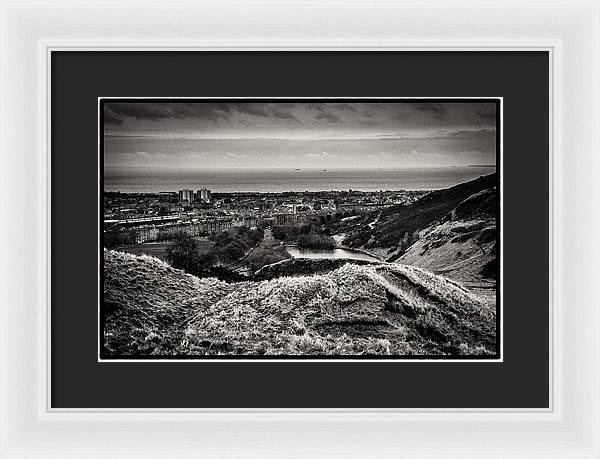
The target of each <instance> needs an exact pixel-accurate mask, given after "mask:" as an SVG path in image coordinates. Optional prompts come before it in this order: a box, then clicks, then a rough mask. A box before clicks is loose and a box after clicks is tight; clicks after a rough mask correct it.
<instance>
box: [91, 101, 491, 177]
mask: <svg viewBox="0 0 600 459" xmlns="http://www.w3.org/2000/svg"><path fill="white" fill-rule="evenodd" d="M496 116H497V115H496V106H495V104H494V103H493V102H492V103H490V102H486V101H479V102H473V103H471V102H468V103H458V102H444V103H429V102H418V100H415V99H413V100H411V101H410V102H407V101H405V102H389V101H387V102H384V101H379V102H378V103H373V102H361V101H359V100H356V99H355V100H354V101H352V103H341V102H339V101H335V100H331V101H328V102H302V103H296V102H294V103H292V102H289V101H286V100H280V101H273V100H272V101H269V102H268V103H264V102H259V101H252V100H248V99H247V100H246V101H244V102H240V101H235V102H233V101H231V102H228V101H225V102H222V101H219V102H215V101H207V100H201V101H200V100H199V101H192V102H189V101H186V102H185V103H183V102H179V103H176V102H172V101H170V102H168V101H165V102H162V101H161V102H160V103H157V102H156V101H152V102H142V101H140V102H135V103H131V102H127V103H124V102H118V101H113V100H107V101H106V102H105V103H104V107H103V117H104V118H103V119H104V168H105V170H119V169H124V168H128V167H152V168H162V169H165V170H167V169H186V168H194V167H200V168H207V169H209V168H210V169H213V168H214V169H220V168H395V167H400V168H401V167H442V166H466V165H494V164H495V160H496Z"/></svg>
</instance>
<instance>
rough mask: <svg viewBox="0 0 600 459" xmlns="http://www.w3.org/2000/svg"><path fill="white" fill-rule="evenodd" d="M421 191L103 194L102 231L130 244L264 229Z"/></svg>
mask: <svg viewBox="0 0 600 459" xmlns="http://www.w3.org/2000/svg"><path fill="white" fill-rule="evenodd" d="M425 193H427V191H423V190H418V191H413V190H410V191H375V192H371V191H355V190H351V189H349V190H347V191H319V192H310V191H306V192H283V193H258V192H239V193H212V191H211V190H210V189H208V188H206V187H201V188H199V189H197V190H196V191H194V190H193V189H181V190H178V191H163V192H159V193H121V192H105V193H104V227H105V228H107V227H110V226H114V225H119V226H120V227H124V228H130V229H131V230H133V233H134V235H135V236H134V238H135V242H136V243H142V242H151V241H157V240H164V239H168V238H169V235H174V234H176V233H179V232H185V233H187V234H189V235H191V236H200V235H207V234H215V233H218V232H221V231H223V230H226V229H227V228H231V227H236V226H247V227H250V228H254V227H258V226H261V227H268V226H275V225H284V224H286V223H293V222H297V221H306V220H310V219H317V218H321V217H322V218H327V215H330V216H333V215H335V216H337V218H347V217H352V216H353V215H356V214H357V213H360V212H363V211H368V210H375V209H377V208H383V207H388V206H391V205H394V204H410V203H412V202H414V201H416V200H417V199H418V198H419V197H421V196H423V195H424V194H425Z"/></svg>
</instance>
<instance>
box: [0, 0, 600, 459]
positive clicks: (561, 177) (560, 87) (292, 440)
mask: <svg viewBox="0 0 600 459" xmlns="http://www.w3.org/2000/svg"><path fill="white" fill-rule="evenodd" d="M0 24H1V25H0V40H1V41H0V51H1V53H2V54H1V61H0V62H1V67H0V69H1V71H0V89H1V93H0V115H1V117H0V121H1V124H0V129H1V131H0V145H1V152H0V180H1V181H0V197H1V198H0V254H1V255H0V256H1V260H0V311H1V317H0V327H1V329H0V330H1V331H0V334H1V339H2V344H1V345H0V348H1V349H2V352H1V353H0V378H1V387H0V389H1V394H2V395H1V397H0V457H16V456H19V457H33V456H35V457H67V456H69V457H84V456H98V457H130V456H134V455H136V456H144V457H187V456H201V457H204V458H208V457H223V456H242V457H261V458H263V457H315V456H320V457H399V456H401V457H422V456H428V457H448V458H449V457H456V458H458V457H461V458H462V457H465V456H469V455H473V456H475V457H511V458H512V457H514V458H517V457H521V458H529V457H532V456H542V457H561V458H575V457H577V458H584V457H585V458H599V457H600V391H599V388H600V352H599V351H600V346H599V338H598V332H597V331H598V330H599V329H600V312H599V311H600V307H599V304H598V303H599V301H598V300H599V298H600V296H599V295H598V293H599V290H598V289H599V285H600V282H598V278H600V256H599V255H600V253H599V244H598V242H599V238H598V234H599V231H600V225H599V215H600V211H599V209H600V186H599V185H598V180H597V177H598V176H599V172H600V167H599V166H600V134H599V131H600V129H599V126H600V123H599V122H600V116H599V113H600V83H599V82H600V72H599V62H600V2H598V1H595V0H552V1H543V0H527V1H524V2H517V3H513V2H503V1H499V0H491V1H475V0H450V1H444V0H424V1H421V2H385V1H377V2H367V1H344V2H339V1H322V2H313V1H308V2H301V1H276V0H247V1H235V0H225V1H200V2H199V1H193V0H175V1H172V2H161V1H158V0H148V1H143V2H142V1H136V0H130V1H116V0H90V1H82V2H73V1H69V0H49V1H46V2H40V1H35V0H20V1H17V0H14V1H9V0H6V1H0ZM52 50H80V51H88V50H89V51H91V50H247V51H252V50H317V51H318V50H390V51H391V50H416V51H419V50H441V51H452V50H459V51H470V50H480V51H494V50H510V51H518V50H544V51H547V52H548V53H549V55H550V69H549V70H550V75H551V84H550V93H549V99H550V113H551V116H550V119H549V120H548V122H549V127H550V139H549V141H550V151H549V161H550V177H549V178H550V184H551V186H550V189H549V190H548V192H549V198H550V200H549V202H550V209H549V210H550V228H551V237H550V240H549V241H548V243H549V249H550V262H551V263H550V264H551V269H550V272H549V273H548V276H549V281H550V286H551V291H550V304H549V309H550V317H551V321H550V330H549V332H550V336H551V349H550V351H551V352H550V356H551V362H550V369H551V371H550V374H549V380H550V383H551V401H550V402H551V403H550V408H549V409H542V410H525V409H519V408H514V409H503V410H492V409H490V410H468V409H464V410H460V409H456V410H399V409H398V410H316V409H315V410H150V409H148V410H99V409H93V408H92V407H91V408H90V409H85V410H66V409H55V408H50V405H49V402H50V400H49V391H48V383H49V356H50V348H49V346H48V343H49V340H48V338H49V328H48V326H49V324H48V310H49V302H50V282H49V274H50V199H51V197H50V178H49V177H50V129H49V116H50V112H49V96H50V94H49V88H50V74H49V64H50V61H49V58H50V53H51V51H52ZM441 96H443V94H442V95H441Z"/></svg>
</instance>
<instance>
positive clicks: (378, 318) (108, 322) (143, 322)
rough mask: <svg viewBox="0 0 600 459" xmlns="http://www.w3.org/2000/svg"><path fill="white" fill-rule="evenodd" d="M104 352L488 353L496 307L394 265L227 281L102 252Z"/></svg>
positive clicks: (448, 283) (444, 281) (491, 346)
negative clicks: (194, 275) (234, 281)
mask: <svg viewBox="0 0 600 459" xmlns="http://www.w3.org/2000/svg"><path fill="white" fill-rule="evenodd" d="M104 262H105V283H104V299H105V301H104V307H103V317H104V320H105V329H104V345H105V353H106V354H107V355H108V356H119V355H120V356H125V355H147V354H151V355H207V354H209V355H221V354H228V355H298V354H302V355H306V354H310V355H365V354H366V355H382V354H383V355H385V354H394V355H424V354H428V355H431V354H452V355H460V354H478V355H485V354H493V353H495V351H496V349H495V326H496V317H495V307H494V305H493V304H492V303H489V302H486V301H484V300H482V299H481V298H480V297H479V296H476V295H474V294H472V293H470V292H468V291H467V290H465V289H464V288H463V287H462V286H461V285H460V284H458V283H456V282H453V281H451V280H448V279H446V278H444V277H440V276H436V275H433V274H431V273H429V272H427V271H424V270H422V269H419V268H414V267H408V266H403V265H399V264H394V263H373V264H364V265H355V264H350V263H347V264H344V265H343V266H341V267H338V268H335V269H332V270H331V271H330V272H324V273H317V274H312V275H300V276H296V277H278V278H275V279H270V280H264V281H260V282H241V283H237V284H226V283H224V282H221V281H218V280H215V279H212V278H209V279H198V278H195V277H193V276H190V275H187V274H185V273H183V272H182V271H179V270H175V269H172V268H171V267H169V266H168V265H166V264H165V263H162V262H160V261H159V260H156V259H154V258H151V257H138V256H135V255H130V254H124V253H119V252H113V251H105V252H104Z"/></svg>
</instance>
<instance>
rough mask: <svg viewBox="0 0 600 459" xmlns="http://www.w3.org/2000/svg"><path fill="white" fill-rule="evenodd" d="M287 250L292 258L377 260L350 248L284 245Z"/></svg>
mask: <svg viewBox="0 0 600 459" xmlns="http://www.w3.org/2000/svg"><path fill="white" fill-rule="evenodd" d="M286 249H287V251H288V252H289V253H290V255H291V256H292V257H294V258H352V259H354V260H370V261H379V260H378V259H377V258H375V257H373V256H371V255H367V254H366V253H362V252H356V251H354V250H350V249H332V250H321V249H318V250H315V249H299V248H298V247H296V246H293V245H288V246H286Z"/></svg>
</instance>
